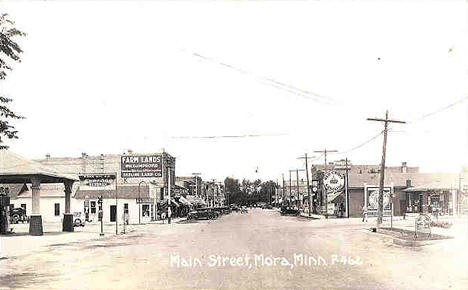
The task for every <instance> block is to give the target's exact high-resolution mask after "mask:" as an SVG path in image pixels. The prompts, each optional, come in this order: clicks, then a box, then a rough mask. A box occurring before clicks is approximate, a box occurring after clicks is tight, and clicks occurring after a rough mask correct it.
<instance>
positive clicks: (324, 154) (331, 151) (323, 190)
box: [314, 149, 338, 219]
mask: <svg viewBox="0 0 468 290" xmlns="http://www.w3.org/2000/svg"><path fill="white" fill-rule="evenodd" d="M336 152H338V151H337V150H327V149H323V150H316V151H314V153H323V156H324V165H325V166H324V168H323V173H324V174H325V173H326V172H327V153H336ZM322 193H323V195H324V198H325V218H327V219H328V195H327V192H326V190H325V185H324V184H323V182H322Z"/></svg>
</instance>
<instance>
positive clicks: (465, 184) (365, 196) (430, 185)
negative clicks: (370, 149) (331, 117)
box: [280, 162, 468, 217]
mask: <svg viewBox="0 0 468 290" xmlns="http://www.w3.org/2000/svg"><path fill="white" fill-rule="evenodd" d="M324 168H325V166H324V165H323V164H320V165H312V166H311V169H310V170H311V172H310V173H311V174H310V176H309V177H310V186H311V187H312V180H319V182H321V178H322V175H321V172H323V170H324ZM344 169H345V168H344V166H343V164H342V162H340V163H329V164H327V170H336V171H337V172H340V173H341V174H343V175H344V174H345V172H346V171H345V170H344ZM312 173H313V174H312ZM302 174H304V173H302ZM294 177H295V174H294V175H293V178H294ZM348 177H349V180H348V193H349V214H350V216H351V217H358V216H361V215H362V208H363V206H364V204H365V203H366V202H367V206H369V203H370V202H371V201H372V196H370V194H371V192H374V194H375V189H376V187H377V188H378V186H379V182H380V165H351V164H350V165H349V170H348ZM385 187H391V188H392V189H393V193H394V196H393V198H391V203H389V204H393V214H394V215H396V216H400V215H405V214H408V213H430V212H433V211H436V210H437V211H438V212H439V213H440V214H447V215H449V214H450V215H451V214H462V213H464V212H468V196H467V194H466V191H467V190H466V189H468V172H466V171H464V172H462V173H421V172H419V167H409V166H408V165H407V163H406V162H403V163H402V164H401V166H388V167H386V168H385ZM321 189H322V183H319V192H318V194H317V196H314V199H316V204H315V205H316V206H317V207H322V209H323V206H324V204H325V196H324V195H323V194H322V190H321ZM290 190H291V192H292V194H291V195H292V200H295V197H296V195H297V182H296V180H295V179H293V180H292V182H291V187H289V180H285V181H284V187H283V186H281V187H280V192H282V191H284V195H283V198H284V199H286V200H287V199H288V198H289V191H290ZM299 190H300V199H301V200H302V201H303V203H302V204H303V205H304V207H307V204H308V196H307V185H306V182H305V178H303V179H300V180H299ZM340 192H341V194H340ZM340 192H338V194H335V195H330V194H329V195H328V197H331V198H330V199H329V200H328V203H329V204H331V208H332V209H334V210H335V212H334V214H336V210H337V209H338V208H339V206H340V205H341V204H342V203H343V204H346V201H345V198H344V192H343V191H340ZM465 204H466V205H465ZM389 207H391V205H389ZM329 208H330V205H329ZM329 210H330V209H329Z"/></svg>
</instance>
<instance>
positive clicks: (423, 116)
mask: <svg viewBox="0 0 468 290" xmlns="http://www.w3.org/2000/svg"><path fill="white" fill-rule="evenodd" d="M466 100H468V96H465V97H463V98H461V99H459V100H457V101H455V102H453V103H451V104H449V105H447V106H445V107H442V108H439V109H437V110H435V111H433V112H431V113H427V114H424V115H422V116H421V117H419V118H416V119H413V120H411V121H409V122H407V123H409V124H412V123H415V122H419V121H421V120H424V119H426V118H428V117H431V116H434V115H436V114H438V113H441V112H443V111H445V110H448V109H450V108H452V107H455V106H456V105H459V104H461V103H463V102H464V101H466Z"/></svg>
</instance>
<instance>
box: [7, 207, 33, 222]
mask: <svg viewBox="0 0 468 290" xmlns="http://www.w3.org/2000/svg"><path fill="white" fill-rule="evenodd" d="M10 222H11V223H12V224H17V223H19V222H21V223H24V222H29V217H28V216H27V215H26V210H25V209H24V208H22V207H17V208H13V209H11V210H10Z"/></svg>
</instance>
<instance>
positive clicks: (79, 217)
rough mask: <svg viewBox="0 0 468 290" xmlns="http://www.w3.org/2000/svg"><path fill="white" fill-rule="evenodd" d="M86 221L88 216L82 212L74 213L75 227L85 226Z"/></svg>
mask: <svg viewBox="0 0 468 290" xmlns="http://www.w3.org/2000/svg"><path fill="white" fill-rule="evenodd" d="M85 223H86V218H85V215H84V213H82V212H74V213H73V226H74V227H84V226H85Z"/></svg>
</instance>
